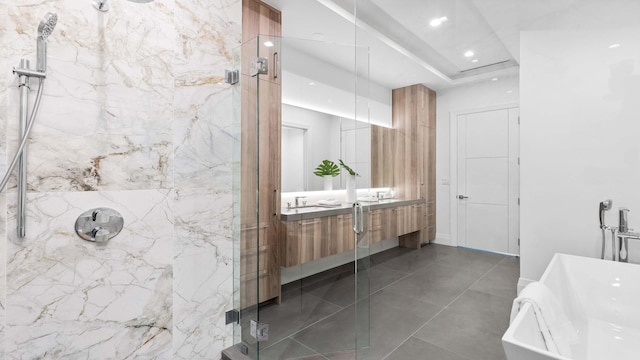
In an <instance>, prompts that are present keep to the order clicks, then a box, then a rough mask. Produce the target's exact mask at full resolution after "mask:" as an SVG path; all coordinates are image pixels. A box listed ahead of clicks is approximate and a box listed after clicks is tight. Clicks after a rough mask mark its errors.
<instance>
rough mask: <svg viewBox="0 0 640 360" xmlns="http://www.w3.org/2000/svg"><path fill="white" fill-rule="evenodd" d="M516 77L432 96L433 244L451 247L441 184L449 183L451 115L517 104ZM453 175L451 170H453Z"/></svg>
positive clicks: (445, 189) (446, 190)
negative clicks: (434, 144) (433, 160)
mask: <svg viewBox="0 0 640 360" xmlns="http://www.w3.org/2000/svg"><path fill="white" fill-rule="evenodd" d="M518 98H519V86H518V78H517V76H511V77H504V78H498V80H497V81H486V82H482V83H479V84H473V85H466V86H460V87H455V88H451V89H446V90H440V91H438V92H437V96H436V243H441V244H451V238H450V231H451V230H450V223H451V221H450V216H449V211H450V200H451V199H450V196H449V187H450V186H451V185H444V184H443V181H446V180H450V179H451V173H450V171H451V169H450V160H449V153H450V149H449V146H450V131H449V130H450V129H449V120H450V116H451V114H452V113H459V112H462V111H466V110H475V109H480V108H486V107H491V106H495V105H502V104H513V103H517V102H518ZM454 171H455V169H454Z"/></svg>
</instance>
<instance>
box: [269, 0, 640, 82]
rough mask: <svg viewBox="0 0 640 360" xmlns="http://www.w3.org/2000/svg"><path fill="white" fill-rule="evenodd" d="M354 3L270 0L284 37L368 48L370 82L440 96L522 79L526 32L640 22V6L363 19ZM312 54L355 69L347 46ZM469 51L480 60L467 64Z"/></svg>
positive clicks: (461, 8)
mask: <svg viewBox="0 0 640 360" xmlns="http://www.w3.org/2000/svg"><path fill="white" fill-rule="evenodd" d="M354 1H355V0H266V2H267V3H269V4H270V5H272V6H274V7H275V8H277V9H280V10H281V11H282V34H283V37H285V38H297V39H314V40H322V41H324V42H330V43H337V44H354V43H356V44H358V45H363V46H367V47H368V48H369V71H370V78H371V80H372V81H374V82H376V83H378V84H380V85H382V86H384V87H387V88H391V89H392V88H398V87H403V86H407V85H412V84H416V83H423V84H425V85H426V86H428V87H430V88H433V89H435V90H439V89H444V88H448V87H452V86H456V85H461V84H467V83H472V82H478V81H486V80H488V79H491V78H493V77H496V76H503V75H512V74H516V73H517V72H518V66H519V39H520V31H524V30H527V31H533V30H538V31H540V30H572V29H584V28H589V29H593V28H595V29H597V28H602V27H624V26H630V25H634V24H637V22H638V21H640V0H357V9H356V12H357V20H356V19H354V17H353V12H354V11H353V8H354ZM443 16H446V17H447V19H448V20H447V21H446V22H444V23H443V24H442V25H441V26H439V27H437V28H434V27H431V26H430V25H429V21H430V20H432V19H434V18H439V17H443ZM354 23H355V25H354ZM354 28H355V29H357V30H358V31H357V32H354ZM297 43H298V44H300V42H297ZM314 48H316V47H315V46H305V48H304V50H302V51H305V52H307V53H308V54H309V55H311V56H313V57H315V58H317V59H319V60H322V61H325V62H327V63H330V64H332V65H334V66H339V67H343V68H347V69H349V68H351V69H352V68H353V53H351V52H349V51H348V50H345V49H347V48H346V47H344V46H333V45H332V46H328V45H323V46H318V47H317V51H314ZM467 50H472V51H473V52H474V56H473V57H465V56H464V53H465V51H467ZM472 59H477V62H475V63H474V62H472V61H471V60H472Z"/></svg>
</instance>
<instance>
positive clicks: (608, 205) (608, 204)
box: [598, 199, 613, 229]
mask: <svg viewBox="0 0 640 360" xmlns="http://www.w3.org/2000/svg"><path fill="white" fill-rule="evenodd" d="M612 206H613V201H612V200H611V199H607V200H605V201H603V202H601V203H600V206H599V209H598V210H599V212H600V229H604V226H605V224H604V212H605V211H607V210H611V207H612Z"/></svg>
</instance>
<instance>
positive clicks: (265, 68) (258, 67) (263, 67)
mask: <svg viewBox="0 0 640 360" xmlns="http://www.w3.org/2000/svg"><path fill="white" fill-rule="evenodd" d="M252 65H253V68H252V69H251V76H257V75H265V74H267V73H269V60H268V59H267V58H263V57H259V58H257V59H256V62H255V63H253V64H252Z"/></svg>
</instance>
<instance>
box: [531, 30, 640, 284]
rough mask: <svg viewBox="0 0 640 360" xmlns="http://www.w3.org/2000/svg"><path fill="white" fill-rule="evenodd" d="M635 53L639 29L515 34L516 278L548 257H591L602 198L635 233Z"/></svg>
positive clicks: (639, 175) (639, 121)
mask: <svg viewBox="0 0 640 360" xmlns="http://www.w3.org/2000/svg"><path fill="white" fill-rule="evenodd" d="M614 43H619V44H621V46H619V47H617V48H613V49H611V48H609V45H611V44H614ZM639 49H640V29H639V28H637V27H636V28H627V29H621V30H619V31H618V30H605V29H599V30H598V31H555V32H523V33H522V36H521V71H520V74H521V82H520V85H521V128H520V130H521V179H522V180H521V219H522V221H521V249H520V251H521V277H522V278H524V279H532V280H537V279H538V278H539V277H540V275H541V274H542V272H543V271H544V269H545V267H546V265H547V263H548V262H549V260H550V259H551V257H552V255H553V254H554V253H555V252H563V253H569V254H576V255H583V256H590V257H598V256H599V253H600V230H599V228H598V215H597V208H598V203H599V202H600V201H601V200H604V199H606V198H611V199H613V201H614V209H613V210H614V211H612V212H611V213H609V216H608V217H607V220H608V222H609V223H611V224H613V225H617V217H616V216H614V215H615V214H616V212H617V209H618V207H619V206H627V207H629V208H631V210H632V212H631V213H630V214H629V221H630V226H631V227H632V228H633V227H635V228H636V229H638V228H640V188H639V187H640V181H639V180H640V141H638V136H639V135H640V71H639V70H638V69H637V68H638V66H639V65H640V51H639ZM634 250H635V252H636V255H635V256H633V255H632V260H634V261H637V260H638V259H640V256H639V255H640V249H632V251H634ZM632 254H633V253H632Z"/></svg>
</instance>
